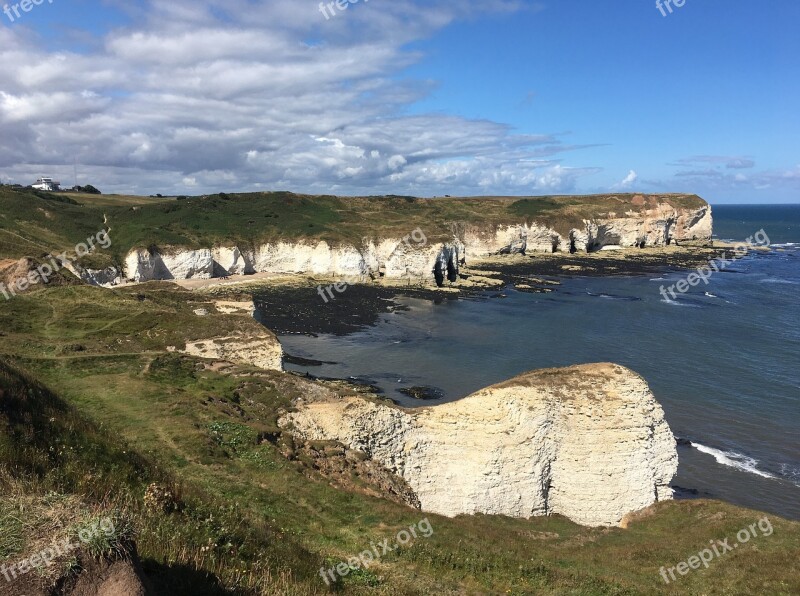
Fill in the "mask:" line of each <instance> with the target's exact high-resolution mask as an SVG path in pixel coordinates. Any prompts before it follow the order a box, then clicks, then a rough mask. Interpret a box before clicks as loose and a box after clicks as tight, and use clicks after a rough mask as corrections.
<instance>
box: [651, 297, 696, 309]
mask: <svg viewBox="0 0 800 596" xmlns="http://www.w3.org/2000/svg"><path fill="white" fill-rule="evenodd" d="M660 302H663V303H664V304H669V305H670V306H682V307H684V308H700V307H699V306H697V305H696V304H686V303H685V302H678V301H677V300H670V299H669V298H662V299H661V300H660Z"/></svg>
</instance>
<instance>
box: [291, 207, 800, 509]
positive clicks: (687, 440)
mask: <svg viewBox="0 0 800 596" xmlns="http://www.w3.org/2000/svg"><path fill="white" fill-rule="evenodd" d="M713 213H714V230H715V236H716V237H718V238H720V239H725V240H734V241H740V240H744V239H746V238H750V237H753V236H754V235H756V234H757V233H758V232H760V231H762V230H763V232H764V233H765V234H766V236H767V237H768V238H769V243H770V247H769V248H770V249H769V251H767V252H750V253H749V254H748V255H747V256H745V257H743V258H740V259H738V260H736V261H735V262H733V263H731V264H730V265H729V266H728V267H727V268H726V269H725V270H723V271H720V272H718V273H713V275H712V276H711V277H710V278H709V279H708V283H707V284H705V283H703V282H701V283H700V284H699V285H698V286H696V287H693V288H691V289H690V291H689V292H687V293H686V294H677V293H676V296H675V297H674V298H673V297H672V296H671V295H670V294H669V293H668V292H667V295H666V297H665V295H664V293H663V292H662V291H661V288H662V287H663V288H665V289H668V288H669V287H670V286H672V285H673V284H676V283H677V282H678V281H680V280H682V279H685V278H686V276H687V273H688V272H686V271H677V270H665V271H663V273H660V274H655V275H653V274H650V275H635V276H620V277H581V276H576V275H570V276H564V277H559V278H553V279H557V280H558V281H559V282H561V285H560V286H559V287H558V288H557V291H555V292H553V293H551V294H529V293H522V292H518V291H515V290H514V289H513V287H511V286H509V287H507V288H505V289H504V290H503V291H502V296H504V297H502V298H501V297H497V293H496V292H494V293H493V296H494V297H492V296H490V295H489V294H487V295H485V296H477V297H472V298H468V299H462V300H450V301H444V302H441V303H434V302H433V301H428V300H420V299H412V298H398V301H399V302H400V303H401V304H402V306H403V307H404V308H401V309H398V310H396V311H395V312H392V313H388V314H385V315H382V316H381V318H380V320H379V322H378V323H377V324H376V325H374V326H372V327H369V328H367V329H363V330H361V331H357V332H355V333H352V334H349V335H344V336H336V335H317V336H305V335H285V336H282V337H281V338H280V339H281V342H282V343H283V345H284V348H285V350H286V351H287V352H288V353H290V354H292V355H295V356H301V357H304V358H308V359H314V360H319V361H324V362H327V363H329V364H324V365H322V366H295V365H288V366H287V368H289V369H293V370H298V371H305V372H309V373H311V374H313V375H317V376H326V377H337V378H352V379H359V380H365V381H368V382H370V383H373V384H375V385H377V386H378V387H380V388H381V389H382V390H383V391H384V392H385V394H386V395H387V396H388V397H390V398H392V399H394V400H396V401H397V402H399V403H400V404H401V405H404V406H407V407H418V406H421V405H425V406H428V405H435V404H437V403H443V402H448V401H454V400H458V399H461V398H463V397H465V396H467V395H469V394H470V393H472V392H474V391H476V390H478V389H481V388H483V387H486V386H488V385H491V384H493V383H497V382H499V381H503V380H506V379H509V378H511V377H514V376H516V375H518V374H520V373H523V372H525V371H529V370H533V369H537V368H544V367H555V366H568V365H572V364H580V363H590V362H616V363H619V364H622V365H625V366H627V367H629V368H631V369H633V370H635V371H636V372H638V373H639V374H641V375H642V376H643V377H644V378H645V379H646V380H647V381H648V383H649V384H650V387H651V388H652V390H653V392H654V394H655V396H656V398H657V399H658V401H659V402H660V403H661V405H662V406H663V408H664V411H665V413H666V418H667V421H668V422H669V425H670V427H671V428H672V431H673V433H674V434H675V435H676V436H677V437H679V438H680V439H682V440H681V441H680V445H679V447H678V455H679V460H680V465H679V471H678V474H677V476H676V478H675V479H674V481H673V486H674V487H675V488H676V495H677V496H678V497H679V498H715V499H722V500H725V501H728V502H732V503H735V504H737V505H740V506H744V507H749V508H752V509H757V510H759V511H765V512H768V513H772V514H775V515H779V516H783V517H786V518H790V519H800V366H798V365H800V309H799V308H798V297H800V294H799V292H800V205H758V206H756V205H737V206H733V205H717V206H714V207H713ZM760 238H763V235H762V236H760ZM341 299H346V295H345V296H343V297H342V298H341ZM321 307H323V306H322V305H321ZM412 386H426V387H432V388H435V389H436V390H438V391H439V395H440V397H439V398H438V399H435V400H433V401H425V402H420V401H419V400H417V399H413V398H411V397H408V396H406V395H404V394H403V393H400V392H399V389H401V388H407V387H412Z"/></svg>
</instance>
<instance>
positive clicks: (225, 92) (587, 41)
mask: <svg viewBox="0 0 800 596" xmlns="http://www.w3.org/2000/svg"><path fill="white" fill-rule="evenodd" d="M6 1H7V0H0V7H2V6H3V5H4V4H5V3H6ZM15 3H16V2H8V5H9V7H10V8H11V7H13V5H14V4H15ZM12 10H13V9H12ZM12 14H13V12H12ZM0 22H2V26H0V179H2V180H3V181H6V182H7V181H9V180H14V181H18V182H26V183H27V182H31V181H32V180H31V178H32V177H35V176H38V175H42V174H47V175H55V176H59V177H61V178H63V179H64V180H62V182H64V181H65V180H66V181H69V182H70V183H72V182H73V179H74V174H73V171H74V168H75V164H76V163H77V166H78V181H79V182H80V183H89V182H91V183H93V184H95V185H97V186H99V187H100V188H102V189H103V190H105V191H107V192H138V193H145V194H150V193H155V192H161V193H163V194H173V193H175V194H196V193H205V192H214V191H219V190H227V191H237V190H258V189H278V188H280V189H289V190H295V191H301V192H331V193H340V194H362V193H369V194H377V193H390V192H391V193H402V194H415V195H427V196H433V195H441V194H452V195H457V194H467V195H483V194H513V195H528V194H554V193H579V192H580V193H591V192H609V191H618V192H622V191H636V192H673V191H674V192H696V193H698V194H700V195H701V196H703V197H705V198H707V199H709V200H710V201H712V202H715V203H730V202H739V203H742V202H750V203H756V202H762V203H767V202H800V143H799V142H798V139H800V116H798V113H797V105H798V102H797V99H798V97H800V76H798V75H800V35H797V33H796V31H797V26H798V24H800V4H798V3H796V2H790V1H789V0H776V1H773V2H769V3H763V4H762V3H755V2H743V1H735V2H729V3H725V4H724V5H720V4H719V3H717V5H714V4H712V3H708V2H700V0H686V3H685V5H684V6H683V7H682V8H674V10H673V13H672V14H669V15H668V16H666V17H664V16H662V14H661V12H659V10H658V9H657V7H656V5H655V1H653V2H651V1H649V0H648V1H644V0H642V1H638V0H637V1H635V2H634V1H631V0H624V1H619V2H586V1H585V0H581V1H578V0H561V1H559V2H555V1H550V2H547V1H544V2H520V1H517V0H496V1H493V0H487V1H485V2H476V1H472V0H461V1H459V2H456V1H451V0H444V1H436V2H430V1H429V2H425V3H422V2H415V1H413V0H370V1H369V2H367V3H365V2H364V1H363V0H361V1H360V2H358V3H357V4H353V5H351V6H349V8H348V9H347V10H345V11H339V10H335V14H333V13H332V12H328V18H327V19H326V17H325V16H323V14H322V13H321V11H320V10H319V2H306V1H305V0H274V1H270V2H254V1H249V0H230V1H227V2H224V3H222V2H206V1H203V0H194V1H189V0H171V1H169V2H168V1H166V0H164V1H160V0H159V1H144V0H142V1H139V2H121V1H118V0H106V1H103V2H98V1H93V0H53V1H52V3H51V4H50V3H48V0H44V3H43V4H42V5H40V6H34V7H33V8H32V10H31V11H30V12H29V13H25V14H22V16H21V17H20V18H16V19H15V20H14V21H13V22H12V21H11V19H9V18H8V17H7V16H6V15H4V14H0Z"/></svg>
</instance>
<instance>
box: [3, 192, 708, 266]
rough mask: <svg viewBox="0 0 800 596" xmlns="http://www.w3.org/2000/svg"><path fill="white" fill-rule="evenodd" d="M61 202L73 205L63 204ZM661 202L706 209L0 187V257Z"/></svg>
mask: <svg viewBox="0 0 800 596" xmlns="http://www.w3.org/2000/svg"><path fill="white" fill-rule="evenodd" d="M65 197H66V198H68V199H70V200H71V201H73V202H75V203H77V204H72V203H70V202H64V198H65ZM658 203H667V204H670V205H672V206H674V207H676V208H699V207H702V206H703V205H705V204H706V203H705V201H703V200H702V199H701V198H699V197H697V196H695V195H677V194H670V195H632V194H618V195H594V196H543V197H471V198H450V197H447V198H435V199H418V198H414V197H394V196H390V197H352V198H351V197H334V196H308V195H297V194H292V193H288V192H273V193H247V194H231V195H226V194H224V193H223V194H219V195H211V196H205V197H193V198H188V199H185V200H174V199H163V200H158V199H149V198H144V197H143V198H141V200H136V198H135V197H103V200H102V201H100V200H98V199H97V197H96V196H95V195H87V196H81V195H69V196H66V195H64V196H62V195H47V194H45V193H38V194H37V195H34V194H30V193H27V192H24V191H17V190H13V189H11V188H9V187H0V259H4V258H20V257H22V256H36V254H38V253H37V251H39V252H42V253H43V254H44V253H46V252H48V251H52V250H56V251H58V252H60V251H62V250H67V249H69V248H71V247H73V246H74V245H75V244H76V243H77V242H80V241H82V240H84V239H86V238H87V237H88V236H89V235H91V234H94V233H96V232H97V231H99V230H100V229H102V228H104V227H107V226H110V227H111V238H112V242H113V246H112V248H111V249H110V251H107V254H105V255H104V256H103V255H97V256H95V257H94V258H95V259H96V260H97V262H96V263H95V266H98V265H102V264H110V261H114V262H117V263H119V262H120V261H121V259H122V258H123V257H124V255H125V254H127V252H128V251H129V250H130V249H131V248H134V247H147V246H150V245H158V246H165V245H174V246H183V247H187V248H201V247H211V246H214V245H219V244H225V245H231V244H237V245H240V246H252V245H257V244H261V243H265V242H270V241H276V240H281V239H285V240H296V239H300V238H310V239H321V240H327V241H329V242H333V243H336V242H348V243H359V242H360V241H361V239H362V238H364V237H366V236H369V237H398V238H403V237H405V236H406V235H408V234H410V233H411V232H412V231H413V230H414V229H416V228H417V227H420V228H422V229H423V230H424V231H425V233H426V235H427V236H428V237H429V239H430V240H434V241H435V240H441V239H445V238H449V237H450V235H451V231H450V230H451V224H453V223H472V224H479V225H486V226H491V225H497V224H511V223H519V222H521V221H528V222H531V221H534V220H535V221H538V222H541V223H544V224H547V225H549V226H551V227H553V228H554V229H556V230H557V231H559V232H561V233H562V234H566V233H568V231H569V229H570V228H571V227H574V226H576V225H579V224H580V223H581V221H582V220H583V219H592V218H597V217H604V216H608V214H609V213H614V214H616V215H617V216H619V217H621V216H623V215H624V214H625V213H626V212H631V211H632V212H641V211H642V210H644V209H647V208H649V207H652V206H654V205H655V204H658ZM104 222H105V223H104ZM103 259H105V261H103Z"/></svg>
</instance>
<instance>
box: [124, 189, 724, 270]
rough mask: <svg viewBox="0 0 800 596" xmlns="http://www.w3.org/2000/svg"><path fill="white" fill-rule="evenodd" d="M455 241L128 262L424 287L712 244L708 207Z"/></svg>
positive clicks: (129, 265) (464, 230) (171, 254)
mask: <svg viewBox="0 0 800 596" xmlns="http://www.w3.org/2000/svg"><path fill="white" fill-rule="evenodd" d="M451 229H452V238H451V240H449V241H446V242H439V243H436V244H434V243H431V244H428V243H419V242H417V243H409V242H408V238H365V239H364V240H363V242H362V243H361V245H359V246H355V245H349V244H331V243H328V242H326V241H314V240H307V239H300V240H297V241H295V242H276V243H270V244H264V245H261V246H258V247H256V248H254V249H245V248H242V247H237V246H221V247H215V248H208V249H199V250H188V249H181V248H171V247H162V248H158V249H135V250H132V251H131V252H130V253H128V255H127V257H126V259H125V271H124V277H125V278H126V279H130V280H133V281H149V280H153V279H189V278H200V279H204V278H210V277H220V276H224V275H243V274H251V273H276V274H287V273H289V274H290V273H297V274H312V275H335V276H342V277H349V278H353V279H366V278H368V277H378V276H384V277H386V278H388V279H406V278H409V279H413V280H419V281H434V280H435V281H436V282H437V283H442V282H443V280H444V279H451V280H454V279H455V276H456V274H457V273H458V268H459V266H460V264H461V263H462V262H463V261H464V260H465V259H470V260H472V261H479V260H480V259H481V258H483V257H486V256H489V255H496V254H502V253H516V252H521V253H526V252H527V253H533V252H548V253H553V252H591V251H595V250H601V249H604V248H617V247H619V248H625V247H641V248H646V247H656V246H665V245H667V244H670V243H671V242H683V241H693V240H696V241H709V240H710V239H711V234H712V218H711V208H710V207H709V206H708V205H705V206H703V207H700V208H696V209H676V208H674V207H672V206H670V205H667V204H664V203H661V204H657V205H656V206H655V207H653V208H650V209H647V210H644V211H641V212H638V211H636V212H634V211H631V212H629V213H621V214H617V213H608V214H607V216H606V217H603V218H596V219H591V220H584V221H583V223H582V224H581V225H580V226H579V227H574V228H572V229H570V231H569V233H568V234H566V235H564V234H560V233H559V232H557V231H555V230H554V229H552V228H550V227H547V226H545V225H542V224H538V223H536V222H532V223H520V224H512V225H498V226H479V225H461V224H458V223H453V224H452V226H451Z"/></svg>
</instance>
